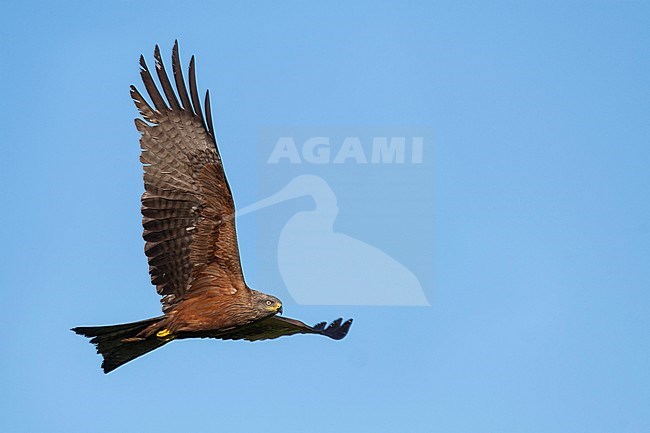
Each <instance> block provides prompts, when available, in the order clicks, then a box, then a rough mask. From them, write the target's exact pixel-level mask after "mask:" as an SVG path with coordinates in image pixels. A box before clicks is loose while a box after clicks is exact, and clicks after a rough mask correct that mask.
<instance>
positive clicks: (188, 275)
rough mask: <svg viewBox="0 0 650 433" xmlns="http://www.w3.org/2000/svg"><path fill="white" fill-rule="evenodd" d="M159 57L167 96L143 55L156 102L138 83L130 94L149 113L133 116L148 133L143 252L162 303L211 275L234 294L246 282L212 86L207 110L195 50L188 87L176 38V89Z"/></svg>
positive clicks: (158, 69)
mask: <svg viewBox="0 0 650 433" xmlns="http://www.w3.org/2000/svg"><path fill="white" fill-rule="evenodd" d="M154 58H155V60H156V73H157V75H158V79H159V81H160V85H161V88H162V90H163V93H164V97H163V96H162V95H161V93H160V91H159V90H158V88H157V86H156V84H155V82H154V80H153V77H152V76H151V73H150V72H149V69H148V68H147V65H146V63H145V61H144V57H142V56H140V68H141V69H140V75H141V76H142V81H143V82H144V86H145V88H146V90H147V93H148V94H149V97H150V99H151V101H152V102H153V107H152V106H151V105H149V103H148V102H147V101H146V100H145V98H143V97H142V95H141V94H140V92H138V90H137V89H136V88H135V87H134V86H131V97H132V98H133V101H134V102H135V105H136V107H137V108H138V110H139V111H140V114H142V117H143V118H144V120H142V119H135V124H136V127H137V129H138V131H140V132H141V133H142V137H141V138H140V147H141V148H142V154H141V156H140V161H141V162H142V164H143V166H144V187H145V192H144V194H143V195H142V225H143V227H144V233H143V237H144V240H145V241H146V245H145V253H146V255H147V257H148V260H149V273H150V274H151V282H152V283H153V284H154V285H155V286H156V290H157V291H158V293H159V294H160V295H161V296H162V299H161V302H162V303H163V310H167V309H169V308H170V307H171V306H173V305H174V304H175V303H176V302H178V301H179V300H180V299H181V298H182V297H183V295H184V294H185V293H187V292H189V291H191V290H192V289H193V288H194V287H197V286H199V287H205V282H206V279H209V280H210V281H209V285H210V286H214V285H215V284H218V285H220V287H221V288H222V289H223V290H224V291H225V292H227V293H228V294H234V293H236V292H237V291H238V290H239V291H244V290H247V288H246V284H245V283H244V278H243V275H242V270H241V264H240V260H239V249H238V247H237V235H236V232H235V221H234V214H235V205H234V202H233V198H232V194H231V191H230V187H229V186H228V182H227V180H226V175H225V173H224V170H223V165H222V163H221V158H220V156H219V152H218V150H217V144H216V139H215V134H214V127H213V124H212V114H211V110H210V96H209V93H208V92H206V95H205V116H204V115H203V111H202V109H201V102H200V100H199V96H198V90H197V86H196V76H195V71H194V57H193V56H192V59H191V61H190V67H189V93H188V90H187V87H186V86H185V80H184V79H183V73H182V70H181V64H180V60H179V54H178V41H176V43H175V44H174V48H173V51H172V70H173V75H174V81H175V84H176V91H177V92H178V97H177V96H176V94H175V93H174V89H173V87H172V84H171V82H170V80H169V77H168V76H167V72H166V71H165V67H164V65H163V61H162V58H161V56H160V49H159V48H158V46H156V48H155V51H154ZM197 281H201V283H195V282H197ZM193 283H194V284H193Z"/></svg>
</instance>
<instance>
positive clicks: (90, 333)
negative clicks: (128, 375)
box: [72, 317, 169, 373]
mask: <svg viewBox="0 0 650 433" xmlns="http://www.w3.org/2000/svg"><path fill="white" fill-rule="evenodd" d="M160 319H162V317H154V318H152V319H147V320H142V321H140V322H133V323H124V324H121V325H109V326H79V327H77V328H72V330H73V331H74V332H76V333H77V334H79V335H83V336H85V337H88V338H90V339H91V340H90V342H91V343H93V344H94V345H95V346H97V353H99V354H101V355H102V356H103V357H104V361H103V362H102V369H103V370H104V373H108V372H111V371H113V370H115V369H116V368H117V367H119V366H121V365H123V364H126V363H127V362H129V361H131V360H133V359H135V358H137V357H139V356H142V355H144V354H145V353H148V352H151V351H152V350H154V349H157V348H159V347H160V346H163V345H164V344H165V343H167V342H168V341H169V340H164V339H160V338H157V337H156V336H153V335H152V336H151V337H148V338H137V339H136V338H135V337H136V335H138V333H140V332H141V331H143V330H144V329H146V328H147V327H148V326H150V325H153V324H154V323H156V322H158V321H160ZM125 339H127V341H125ZM129 339H130V340H129Z"/></svg>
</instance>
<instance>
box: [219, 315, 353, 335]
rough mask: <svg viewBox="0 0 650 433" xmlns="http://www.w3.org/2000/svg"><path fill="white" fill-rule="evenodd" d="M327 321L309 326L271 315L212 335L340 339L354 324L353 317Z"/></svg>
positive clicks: (294, 320) (298, 321)
mask: <svg viewBox="0 0 650 433" xmlns="http://www.w3.org/2000/svg"><path fill="white" fill-rule="evenodd" d="M326 325H327V323H326V322H321V323H318V324H317V325H314V326H309V325H307V324H305V323H303V322H301V321H300V320H296V319H289V318H287V317H282V316H271V317H269V318H267V319H262V320H259V321H257V322H253V323H251V324H248V325H244V326H240V327H238V328H236V329H233V330H231V331H225V332H222V333H219V334H217V335H211V337H213V338H220V339H223V340H248V341H257V340H270V339H273V338H278V337H282V336H285V335H293V334H320V335H324V336H326V337H330V338H333V339H334V340H340V339H342V338H343V337H345V336H346V335H347V334H348V330H349V329H350V326H351V325H352V319H348V320H346V321H345V322H343V319H340V318H339V319H336V320H335V321H333V322H332V323H330V324H329V326H326Z"/></svg>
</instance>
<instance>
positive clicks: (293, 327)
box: [72, 41, 352, 373]
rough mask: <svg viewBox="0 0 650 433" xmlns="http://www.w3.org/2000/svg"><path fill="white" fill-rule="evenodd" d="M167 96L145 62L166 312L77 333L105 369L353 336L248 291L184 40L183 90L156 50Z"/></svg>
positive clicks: (159, 286) (150, 243)
mask: <svg viewBox="0 0 650 433" xmlns="http://www.w3.org/2000/svg"><path fill="white" fill-rule="evenodd" d="M154 58H155V61H156V74H157V76H158V81H159V82H160V87H161V88H162V94H161V92H160V91H159V90H158V87H157V86H156V84H155V82H154V80H153V77H152V75H151V72H150V71H149V68H148V67H147V64H146V63H145V60H144V57H143V56H140V75H141V77H142V81H143V83H144V87H145V89H146V91H147V93H148V94H149V98H150V99H151V102H152V103H153V105H151V104H149V103H148V102H147V100H146V99H145V98H144V97H143V96H142V94H141V93H140V92H139V91H138V90H137V89H136V88H135V87H134V86H131V97H132V98H133V101H134V102H135V105H136V107H137V109H138V111H139V112H140V114H141V115H142V117H143V119H144V120H143V119H140V118H137V119H135V126H136V128H137V129H138V131H140V133H141V134H142V136H141V138H140V147H141V148H142V154H141V156H140V161H141V162H142V164H143V166H144V187H145V192H144V194H143V195H142V225H143V227H144V233H143V237H144V240H145V254H146V256H147V258H148V261H149V274H150V275H151V282H152V284H153V285H155V286H156V290H157V291H158V294H160V295H161V296H162V298H161V303H162V309H163V315H161V316H159V317H154V318H151V319H147V320H142V321H139V322H133V323H126V324H120V325H110V326H88V327H86V326H81V327H77V328H73V329H72V330H73V331H74V332H76V333H77V334H81V335H83V336H86V337H89V338H91V340H90V342H91V343H93V344H94V345H95V346H97V352H98V353H100V354H101V355H102V356H103V362H102V369H103V370H104V373H108V372H110V371H113V370H114V369H116V368H117V367H119V366H121V365H123V364H125V363H127V362H129V361H131V360H133V359H135V358H137V357H139V356H141V355H144V354H145V353H148V352H150V351H152V350H154V349H157V348H159V347H161V346H163V345H164V344H166V343H168V342H170V341H173V340H180V339H185V338H197V337H198V338H218V339H223V340H239V339H244V340H249V341H257V340H265V339H272V338H277V337H281V336H283V335H292V334H320V335H324V336H327V337H330V338H333V339H335V340H340V339H342V338H343V337H345V336H346V335H347V333H348V330H349V329H350V325H351V324H352V319H349V320H347V321H345V322H343V320H342V319H340V318H339V319H337V320H335V321H333V322H332V323H331V324H329V326H326V323H325V322H321V323H318V324H317V325H314V326H309V325H306V324H305V323H303V322H301V321H299V320H295V319H289V318H286V317H282V316H279V315H278V314H281V313H282V302H280V300H279V299H278V298H276V297H274V296H271V295H267V294H265V293H262V292H259V291H257V290H253V289H251V288H250V287H248V286H247V285H246V282H245V281H244V276H243V273H242V268H241V263H240V259H239V249H238V246H237V236H236V233H235V219H234V216H235V205H234V201H233V197H232V193H231V190H230V186H229V185H228V182H227V180H226V175H225V173H224V169H223V165H222V161H221V157H220V155H219V150H218V149H217V142H216V138H215V132H214V126H213V123H212V112H211V109H210V94H209V92H206V94H205V113H204V112H203V109H202V108H201V101H200V99H199V93H198V90H197V86H196V76H195V66H194V56H192V58H191V60H190V65H189V92H188V88H187V87H186V84H185V80H184V78H183V73H182V69H181V64H180V58H179V53H178V41H176V43H175V44H174V48H173V50H172V72H173V78H174V83H175V87H176V92H177V93H175V92H174V88H173V86H172V83H171V82H170V79H169V77H168V75H167V72H166V71H165V67H164V65H163V61H162V57H161V55H160V49H159V48H158V46H156V48H155V50H154Z"/></svg>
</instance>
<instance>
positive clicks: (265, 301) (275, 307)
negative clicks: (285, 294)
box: [256, 292, 282, 314]
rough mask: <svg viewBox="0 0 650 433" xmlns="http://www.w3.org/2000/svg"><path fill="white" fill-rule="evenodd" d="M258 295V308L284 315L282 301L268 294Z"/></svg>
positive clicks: (258, 293)
mask: <svg viewBox="0 0 650 433" xmlns="http://www.w3.org/2000/svg"><path fill="white" fill-rule="evenodd" d="M256 294H257V296H256V302H257V306H258V308H260V309H261V310H263V311H266V312H269V313H273V314H278V313H279V314H282V301H280V300H279V299H278V298H276V297H275V296H271V295H267V294H266V293H262V292H257V293H256Z"/></svg>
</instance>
